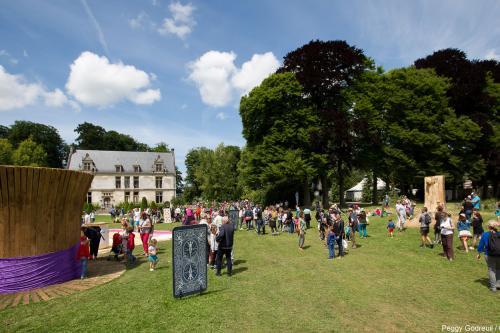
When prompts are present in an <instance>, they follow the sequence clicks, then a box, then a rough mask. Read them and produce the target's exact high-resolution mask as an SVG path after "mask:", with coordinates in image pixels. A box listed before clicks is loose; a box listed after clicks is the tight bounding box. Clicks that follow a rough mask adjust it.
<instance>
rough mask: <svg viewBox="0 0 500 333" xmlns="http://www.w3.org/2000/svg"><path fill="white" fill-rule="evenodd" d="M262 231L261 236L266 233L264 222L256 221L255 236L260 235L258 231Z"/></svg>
mask: <svg viewBox="0 0 500 333" xmlns="http://www.w3.org/2000/svg"><path fill="white" fill-rule="evenodd" d="M261 230H262V234H264V233H265V232H266V227H265V226H264V221H262V220H257V234H259V235H260V231H261Z"/></svg>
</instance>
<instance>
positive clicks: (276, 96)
mask: <svg viewBox="0 0 500 333" xmlns="http://www.w3.org/2000/svg"><path fill="white" fill-rule="evenodd" d="M304 97H305V93H304V89H303V87H302V86H301V84H300V83H299V81H298V80H297V79H296V77H295V74H293V73H290V72H284V73H279V74H274V75H271V76H270V77H269V78H267V79H266V80H264V81H263V82H262V83H261V85H260V86H258V87H256V88H254V89H253V90H252V91H251V92H250V94H249V95H248V96H244V97H243V98H242V99H241V103H240V115H241V118H242V122H243V136H244V137H245V139H246V140H247V146H246V148H245V149H244V150H243V152H242V157H241V161H240V163H239V170H240V183H241V184H242V186H243V189H244V194H245V196H248V197H251V198H252V199H254V200H257V201H265V202H276V201H279V200H283V199H288V200H290V202H293V201H294V199H293V198H294V193H295V192H296V191H298V192H300V193H301V194H302V197H303V200H304V202H306V203H309V201H310V198H309V194H310V184H311V181H312V179H313V178H314V177H315V176H316V175H317V173H318V168H319V167H321V166H324V165H325V160H324V158H322V156H321V155H320V154H317V153H316V152H314V150H313V149H312V145H311V137H312V135H313V134H314V133H316V132H317V131H318V130H319V124H320V121H319V117H318V116H317V114H316V113H315V112H314V110H313V108H311V106H310V104H309V100H308V99H307V98H304Z"/></svg>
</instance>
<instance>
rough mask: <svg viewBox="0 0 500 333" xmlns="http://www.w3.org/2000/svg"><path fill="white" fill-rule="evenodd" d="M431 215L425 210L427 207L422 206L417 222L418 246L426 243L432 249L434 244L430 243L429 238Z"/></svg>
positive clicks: (423, 245)
mask: <svg viewBox="0 0 500 333" xmlns="http://www.w3.org/2000/svg"><path fill="white" fill-rule="evenodd" d="M431 221H432V219H431V216H430V214H429V213H428V212H427V207H424V208H422V214H420V218H419V222H420V240H421V243H420V247H425V245H426V243H427V245H429V247H430V248H431V249H432V248H434V244H432V242H431V239H430V238H429V229H430V224H431Z"/></svg>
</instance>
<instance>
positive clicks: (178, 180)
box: [175, 165, 184, 195]
mask: <svg viewBox="0 0 500 333" xmlns="http://www.w3.org/2000/svg"><path fill="white" fill-rule="evenodd" d="M183 192H184V183H183V181H182V172H181V170H179V168H178V167H177V165H176V166H175V194H176V195H182V193H183Z"/></svg>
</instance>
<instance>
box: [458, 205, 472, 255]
mask: <svg viewBox="0 0 500 333" xmlns="http://www.w3.org/2000/svg"><path fill="white" fill-rule="evenodd" d="M470 226H471V223H470V222H469V220H467V217H466V215H465V214H460V215H459V216H458V223H457V229H458V238H460V240H461V241H462V246H463V248H464V250H465V252H467V253H469V247H468V246H467V240H468V239H469V238H472V235H471V233H470Z"/></svg>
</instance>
